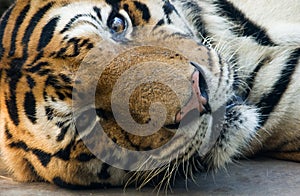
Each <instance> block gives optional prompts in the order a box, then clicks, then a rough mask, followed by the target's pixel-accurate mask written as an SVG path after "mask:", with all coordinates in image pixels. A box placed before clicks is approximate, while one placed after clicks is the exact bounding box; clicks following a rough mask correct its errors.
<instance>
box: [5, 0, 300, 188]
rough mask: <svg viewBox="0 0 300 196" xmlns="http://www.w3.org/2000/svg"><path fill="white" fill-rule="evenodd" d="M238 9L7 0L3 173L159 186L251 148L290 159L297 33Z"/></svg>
mask: <svg viewBox="0 0 300 196" xmlns="http://www.w3.org/2000/svg"><path fill="white" fill-rule="evenodd" d="M239 6H241V5H239V4H238V3H233V2H230V1H212V2H209V1H200V0H198V1H192V0H191V1H181V0H173V1H167V0H166V1H159V0H152V1H146V0H143V1H129V0H123V1H122V0H120V1H109V0H106V1H87V0H74V1H60V0H56V1H39V0H34V1H33V0H31V1H30V0H22V1H21V0H20V1H19V0H18V1H16V2H15V4H14V5H12V7H11V8H10V9H9V10H8V11H7V12H6V13H5V14H4V15H3V16H2V18H1V23H0V68H1V69H0V84H1V89H0V106H1V110H0V130H1V132H0V135H1V136H0V141H1V142H0V144H1V155H2V158H3V159H4V161H5V163H6V164H7V167H8V169H9V171H11V173H12V175H13V176H14V178H15V179H16V180H18V181H22V182H28V181H29V182H32V181H47V182H50V183H54V184H56V185H59V186H62V187H66V188H71V189H74V188H104V187H114V186H125V185H130V184H135V185H137V186H138V187H143V186H144V185H146V184H147V183H149V182H151V181H152V180H155V181H156V183H157V185H158V186H160V187H161V186H162V185H166V186H167V185H168V184H169V182H170V179H171V178H176V174H177V173H180V172H183V173H184V175H186V176H192V175H193V174H194V172H195V171H198V170H201V171H207V170H216V169H219V168H222V167H225V166H226V164H228V163H230V162H232V161H233V160H235V159H236V158H241V157H246V156H252V155H253V154H255V153H258V152H265V153H267V154H269V155H273V156H274V157H277V158H280V159H286V160H292V161H300V153H299V147H300V141H299V138H300V130H299V127H300V119H299V116H300V109H299V108H300V105H299V102H297V101H295V100H296V99H297V98H299V95H298V94H299V93H298V92H299V89H300V86H299V84H298V83H297V78H298V77H299V56H300V48H299V43H300V38H299V37H297V35H296V34H293V33H294V32H289V31H288V29H287V32H285V33H286V35H288V36H287V37H284V38H283V37H281V36H279V35H278V33H277V32H276V31H275V30H276V29H275V30H274V29H272V28H271V27H263V26H260V25H259V24H258V23H255V20H254V19H253V18H251V14H250V16H248V17H246V14H244V13H243V8H242V6H241V7H239ZM248 6H249V9H250V10H253V9H255V6H252V7H251V6H250V5H248ZM260 24H261V23H260ZM289 33H290V34H289ZM292 35H294V36H292ZM207 38H213V40H211V42H209V43H208V44H206V45H203V44H201V43H207ZM224 38H226V39H224ZM286 39H290V40H286ZM284 40H285V41H284ZM297 43H298V44H297ZM157 179H158V180H157Z"/></svg>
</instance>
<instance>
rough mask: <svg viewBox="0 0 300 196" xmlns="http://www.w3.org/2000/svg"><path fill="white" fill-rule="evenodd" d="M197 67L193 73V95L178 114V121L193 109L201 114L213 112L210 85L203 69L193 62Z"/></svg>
mask: <svg viewBox="0 0 300 196" xmlns="http://www.w3.org/2000/svg"><path fill="white" fill-rule="evenodd" d="M191 64H192V65H193V66H194V67H195V68H196V70H195V72H194V73H193V74H192V96H191V97H190V99H189V101H188V102H187V103H186V104H185V105H184V106H183V107H182V108H181V110H180V112H178V113H177V115H176V123H179V122H180V121H182V119H183V118H184V117H186V115H187V114H188V113H190V112H191V111H195V110H196V111H198V113H199V114H200V115H202V114H204V113H209V112H211V109H210V106H209V103H208V101H209V98H208V92H207V91H208V86H207V83H206V80H205V75H204V72H203V71H202V69H201V68H200V67H199V66H198V65H197V64H195V63H191Z"/></svg>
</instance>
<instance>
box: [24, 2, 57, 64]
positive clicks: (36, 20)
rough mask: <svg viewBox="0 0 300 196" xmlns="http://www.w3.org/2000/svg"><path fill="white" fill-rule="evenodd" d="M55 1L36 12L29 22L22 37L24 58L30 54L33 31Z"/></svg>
mask: <svg viewBox="0 0 300 196" xmlns="http://www.w3.org/2000/svg"><path fill="white" fill-rule="evenodd" d="M52 5H53V3H52V2H50V3H48V4H47V5H45V6H44V7H42V8H41V9H39V10H38V12H36V13H35V14H34V15H33V17H32V18H31V20H30V22H29V23H28V26H27V28H26V30H25V33H24V36H23V38H22V44H23V45H24V49H23V58H27V56H28V44H29V41H30V37H31V36H32V33H33V31H34V29H35V28H36V26H37V25H38V23H39V22H40V21H41V20H42V19H43V16H44V15H45V14H46V12H47V11H48V10H49V9H50V8H51V7H52Z"/></svg>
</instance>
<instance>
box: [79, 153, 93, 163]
mask: <svg viewBox="0 0 300 196" xmlns="http://www.w3.org/2000/svg"><path fill="white" fill-rule="evenodd" d="M76 159H77V160H78V161H79V162H89V161H90V160H93V159H96V156H95V155H93V154H87V153H81V154H80V155H79V156H78V157H76Z"/></svg>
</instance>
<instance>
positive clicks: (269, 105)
mask: <svg viewBox="0 0 300 196" xmlns="http://www.w3.org/2000/svg"><path fill="white" fill-rule="evenodd" d="M299 57H300V48H298V49H296V50H294V51H293V52H292V53H291V55H290V57H289V58H288V60H287V62H286V66H285V68H284V69H283V70H282V71H281V74H280V78H279V79H278V80H277V81H276V83H275V84H274V86H273V88H272V89H273V90H272V92H270V93H269V94H267V95H265V96H263V97H262V98H261V100H260V102H259V103H257V107H258V108H260V110H261V114H262V117H261V125H264V124H265V123H266V122H267V120H268V118H269V115H270V113H271V112H273V110H274V108H275V107H276V106H277V104H278V103H279V101H280V99H281V97H282V96H283V95H284V93H285V91H286V90H287V89H288V87H289V84H290V82H291V80H292V76H293V74H294V72H295V70H296V68H297V65H298V63H299Z"/></svg>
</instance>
